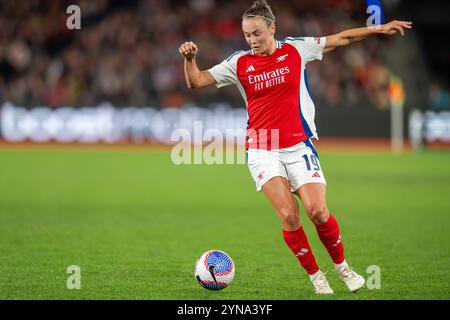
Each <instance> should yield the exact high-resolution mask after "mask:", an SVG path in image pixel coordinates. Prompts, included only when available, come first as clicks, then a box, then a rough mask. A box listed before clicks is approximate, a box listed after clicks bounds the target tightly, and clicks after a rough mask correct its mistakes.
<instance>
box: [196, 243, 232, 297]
mask: <svg viewBox="0 0 450 320" xmlns="http://www.w3.org/2000/svg"><path fill="white" fill-rule="evenodd" d="M195 278H196V279H197V281H198V283H199V284H200V285H201V286H202V287H203V288H206V289H208V290H222V289H224V288H226V287H228V285H229V284H230V283H231V281H233V278H234V263H233V260H231V258H230V256H229V255H228V254H226V253H225V252H223V251H220V250H210V251H206V252H205V253H203V254H202V255H201V256H200V258H198V259H197V262H196V263H195Z"/></svg>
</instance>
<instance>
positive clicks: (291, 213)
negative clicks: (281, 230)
mask: <svg viewBox="0 0 450 320" xmlns="http://www.w3.org/2000/svg"><path fill="white" fill-rule="evenodd" d="M280 213H281V218H282V220H283V226H284V227H286V228H289V229H290V230H294V229H297V228H299V227H300V218H299V216H298V211H297V209H296V208H290V207H285V208H282V209H281V212H280Z"/></svg>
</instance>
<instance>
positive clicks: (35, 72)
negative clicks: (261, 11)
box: [0, 0, 448, 109]
mask: <svg viewBox="0 0 450 320" xmlns="http://www.w3.org/2000/svg"><path fill="white" fill-rule="evenodd" d="M355 3H359V2H355V1H350V0H339V1H336V0H324V1H317V0H304V1H295V2H289V1H276V2H275V1H272V2H271V4H272V6H273V8H274V11H275V15H276V16H277V20H278V21H277V28H278V29H277V36H278V39H283V38H284V37H285V36H323V35H329V34H333V33H337V32H339V31H342V30H344V29H347V28H352V27H360V26H361V25H362V21H365V19H366V16H365V8H364V3H363V1H361V3H359V4H355ZM70 4H77V5H79V6H80V8H81V13H82V23H81V30H79V31H77V30H74V31H71V30H67V28H66V24H65V21H66V19H67V17H68V15H67V14H66V8H67V6H68V5H70ZM249 4H251V1H249V2H245V1H241V0H236V1H228V0H189V1H177V0H172V1H162V0H141V1H113V0H89V1H88V0H81V1H70V3H69V1H45V0H28V1H15V0H4V1H0V97H1V99H2V100H9V101H11V102H13V103H15V104H18V105H26V106H31V105H49V106H53V107H58V106H65V105H93V104H98V103H100V102H103V101H110V102H111V103H113V104H115V105H123V106H128V105H134V106H144V105H150V106H154V107H159V106H160V107H169V106H173V107H181V106H183V105H184V104H186V103H189V102H196V103H199V104H207V103H210V102H213V101H218V100H221V101H227V102H229V103H230V104H232V105H235V106H243V105H244V103H243V101H242V100H241V97H240V96H239V93H238V91H237V90H235V89H231V88H226V89H223V90H221V91H217V90H216V89H215V88H209V89H206V90H204V91H202V92H201V94H200V93H198V92H196V91H189V90H188V89H187V88H186V84H185V79H184V74H183V63H182V58H181V57H180V55H179V53H178V47H179V45H180V44H181V43H182V42H184V41H189V40H192V41H195V42H197V44H198V45H199V50H200V52H199V58H198V64H199V66H200V68H201V69H206V68H210V67H212V66H213V65H215V64H217V63H219V62H221V61H222V60H223V59H225V58H227V57H228V56H229V55H231V54H232V53H233V52H235V51H237V50H240V49H246V48H247V44H246V43H245V41H244V37H243V35H242V31H241V20H240V19H241V15H242V13H243V12H244V11H245V9H246V8H247V7H248V6H249ZM379 41H380V40H379V39H378V38H377V37H374V38H371V39H368V40H366V41H365V42H363V43H359V44H357V45H354V46H351V47H349V48H346V49H345V50H336V51H335V52H332V53H330V54H329V55H327V56H326V57H325V58H324V61H323V62H322V63H320V64H317V63H311V64H309V65H308V71H309V73H308V75H309V82H310V87H311V90H312V94H313V95H314V97H315V98H316V99H317V100H318V103H321V104H323V105H326V106H331V107H355V106H358V107H360V106H366V105H368V104H371V105H372V106H373V107H375V108H380V109H383V108H386V107H387V93H386V86H387V79H389V70H388V69H387V67H386V66H385V65H384V64H383V62H382V60H381V58H380V56H379V55H378V53H377V52H378V50H377V48H378V47H379ZM447 101H448V99H447Z"/></svg>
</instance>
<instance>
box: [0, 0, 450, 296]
mask: <svg viewBox="0 0 450 320" xmlns="http://www.w3.org/2000/svg"><path fill="white" fill-rule="evenodd" d="M382 3H383V9H384V15H385V19H386V21H390V20H392V19H397V20H400V19H405V20H412V21H413V30H412V31H410V32H406V36H405V37H400V36H398V35H397V36H395V37H382V36H378V37H372V38H369V39H367V40H365V41H363V42H361V43H358V44H355V45H352V46H350V47H348V48H343V49H339V50H336V51H333V52H331V53H329V54H327V55H326V56H325V57H324V59H323V61H322V62H314V63H310V64H308V68H307V70H308V79H309V86H310V88H311V94H312V96H313V99H314V101H315V104H316V109H317V114H316V119H317V121H316V123H317V126H318V130H319V135H320V136H321V141H320V142H319V143H318V146H319V152H320V153H322V157H321V161H322V164H323V166H324V168H325V173H326V174H327V180H328V183H329V187H328V190H329V203H330V207H331V208H332V211H335V212H336V215H337V216H339V218H340V221H342V228H343V230H344V232H345V233H344V241H345V243H348V244H347V246H346V249H347V250H348V253H349V255H350V256H349V259H350V261H351V262H353V264H354V265H355V268H356V269H357V270H359V271H360V272H364V271H365V269H366V268H367V267H368V266H370V265H379V266H380V267H381V270H382V287H381V289H380V290H366V291H364V292H363V293H361V294H359V295H348V294H347V293H346V292H345V290H344V289H343V288H341V287H340V286H339V284H338V283H337V281H334V280H333V279H331V281H332V286H333V287H336V291H337V296H336V297H337V298H338V299H378V298H381V299H404V298H415V299H421V298H426V299H427V298H431V299H436V298H438V299H442V298H444V299H448V298H449V274H448V267H447V266H448V262H449V258H450V256H449V240H450V239H449V236H448V232H447V230H446V225H447V223H448V222H449V213H450V201H449V200H448V194H449V192H450V184H449V181H450V180H449V179H450V167H449V163H450V162H449V160H450V154H449V153H448V151H447V150H446V149H447V146H448V142H449V141H450V120H449V119H450V116H449V114H450V113H449V111H450V101H449V81H448V80H449V78H448V74H449V64H450V61H449V57H450V55H449V46H448V43H447V41H446V39H447V38H448V36H449V27H450V23H449V21H448V19H447V14H448V12H449V10H448V9H449V4H448V3H447V2H445V1H434V2H433V1H432V2H427V3H426V4H425V3H416V2H414V3H412V2H410V1H401V0H390V1H382ZM72 4H77V5H78V6H79V7H80V8H81V14H82V20H81V30H68V29H67V26H66V20H67V18H68V16H69V14H68V13H67V12H66V8H67V7H68V6H69V5H72ZM249 4H250V2H246V1H222V0H191V1H160V0H148V1H144V0H142V1H137V0H130V1H114V0H94V1H40V0H31V1H11V0H3V1H0V107H1V109H0V110H1V111H0V135H1V137H2V140H1V149H0V154H1V156H0V195H1V197H0V234H1V235H0V237H1V240H2V241H1V242H0V246H1V252H2V259H1V260H0V269H1V271H2V272H1V273H0V297H1V298H3V299H17V298H19V299H20V298H26V299H36V298H50V299H58V298H65V299H71V298H75V299H86V298H91V299H92V298H93V299H97V298H100V299H102V298H108V299H109V298H111V299H115V298H125V299H134V298H137V299H166V298H168V299H222V298H223V299H240V298H249V299H253V298H257V299H260V298H262V299H310V298H316V297H315V296H314V295H312V294H311V291H312V289H311V288H310V287H309V286H310V285H309V283H307V280H305V279H304V278H305V277H304V276H303V273H302V272H303V271H302V270H300V268H299V267H298V266H296V261H295V259H292V257H291V256H290V254H289V252H288V251H287V250H286V248H285V247H284V244H283V243H282V239H281V236H280V234H279V233H280V232H279V231H280V230H279V228H278V227H274V226H276V223H278V222H277V221H276V218H275V217H274V214H273V213H272V209H271V208H270V206H269V204H268V203H267V201H265V199H264V198H263V197H262V196H261V195H259V194H255V192H254V186H253V185H252V182H251V178H250V175H249V173H248V170H247V168H246V167H245V166H243V165H236V166H220V165H215V166H207V165H199V166H175V165H174V164H173V163H172V162H171V159H170V146H168V147H167V148H160V147H159V146H161V145H165V144H167V143H168V142H169V136H170V133H171V132H172V131H173V130H174V129H176V128H177V127H178V126H180V125H181V124H186V121H187V122H189V121H191V122H192V120H194V119H203V120H205V121H209V122H208V123H209V124H210V125H211V126H219V127H220V128H222V127H223V128H225V127H226V126H227V125H229V124H230V123H231V125H232V126H235V127H242V126H245V110H243V109H242V108H243V106H244V104H243V102H242V101H241V97H240V96H239V95H238V91H237V90H236V88H232V87H227V88H224V89H221V90H217V89H215V88H208V89H204V90H201V91H189V90H188V89H187V88H186V85H185V80H184V74H183V67H182V59H181V57H180V56H179V53H178V47H179V45H180V44H181V43H182V42H184V41H187V40H192V41H194V42H196V43H197V44H198V46H199V48H200V51H199V56H198V64H199V66H200V68H202V69H206V68H209V67H211V66H213V65H214V64H216V63H218V62H220V61H222V60H223V59H225V58H227V57H228V56H229V55H230V54H232V53H233V52H235V51H237V50H239V49H242V48H246V44H245V42H244V39H243V36H242V32H241V30H240V17H241V15H242V13H243V12H244V10H245V9H246V8H247V7H248V5H249ZM271 5H272V7H273V9H274V11H275V15H276V16H277V19H278V24H277V35H278V38H279V39H281V38H283V37H284V36H303V35H307V36H318V35H329V34H333V33H337V32H339V31H342V30H345V29H348V28H353V27H360V26H363V25H364V24H365V22H366V20H367V14H366V3H365V1H349V0H340V1H336V0H333V1H332V0H329V1H317V0H316V1H294V2H291V1H276V2H275V1H273V3H271ZM394 77H395V78H394ZM393 79H400V82H398V81H397V82H393ZM399 83H401V84H400V86H401V87H402V88H403V89H404V92H405V104H404V116H403V118H404V119H403V120H404V124H405V126H404V129H403V131H404V132H403V134H404V137H405V138H406V139H407V140H406V146H409V145H410V143H409V141H408V138H409V137H410V136H414V137H416V138H417V137H418V138H417V139H418V140H419V141H420V142H424V145H425V148H423V149H422V148H419V149H418V150H414V151H412V150H410V149H409V148H406V150H405V152H404V153H403V154H401V155H395V156H394V155H392V154H391V153H390V149H389V137H390V130H391V128H390V118H391V113H390V112H391V111H390V108H391V102H392V101H391V99H390V94H389V92H392V88H393V87H392V86H393V85H394V86H395V85H399ZM414 110H416V113H415V114H416V117H415V118H414V119H415V120H414V119H412V118H411V114H413V113H412V112H413V111H414ZM205 115H206V116H205ZM183 117H184V118H183ZM186 117H187V118H186ZM417 117H418V118H417ZM75 118H76V120H74V119H75ZM181 118H183V119H184V120H180V119H181ZM186 119H188V120H186ZM224 119H225V120H226V121H225V120H224ZM417 119H419V120H417ZM221 120H223V122H221ZM413 120H414V121H413ZM65 121H66V122H65ZM71 121H72V122H71ZM183 121H184V122H183ZM187 125H188V126H189V124H187ZM414 128H415V129H414ZM417 128H418V129H417ZM419 144H420V143H419ZM156 145H158V147H156ZM435 146H438V147H439V150H434V147H435ZM431 147H433V148H431ZM105 149H106V151H105ZM431 149H433V150H431ZM85 150H89V151H90V152H85ZM136 150H139V151H143V152H136ZM334 208H336V209H334ZM339 210H341V211H339ZM302 220H303V221H304V224H305V226H306V228H307V230H308V231H309V232H308V234H309V235H310V238H311V242H312V245H313V249H314V251H315V252H316V255H317V256H318V260H319V263H320V264H321V265H324V266H325V267H324V268H325V269H327V268H328V269H330V266H329V261H328V260H327V257H326V255H325V254H324V250H323V248H321V246H320V243H319V242H318V239H316V238H315V237H314V234H313V229H312V228H311V226H310V225H308V222H307V221H306V219H305V217H304V215H303V216H302ZM346 231H347V232H346ZM212 248H217V249H222V250H225V251H227V252H228V253H230V254H231V256H232V257H233V258H234V259H235V262H236V265H237V275H236V280H235V283H233V285H232V287H230V288H229V289H227V290H225V291H223V292H221V293H214V294H210V293H208V292H205V291H204V290H203V289H201V288H200V287H199V286H198V285H197V284H196V283H195V280H194V278H193V276H192V269H193V264H194V262H195V260H196V258H197V256H199V255H200V254H201V253H202V252H203V251H206V250H209V249H212ZM261 251H263V252H261ZM73 264H75V265H80V268H81V272H82V279H83V280H82V289H81V290H68V289H67V287H66V279H67V276H68V275H67V273H66V267H67V266H68V265H73ZM327 264H328V265H327ZM292 279H296V280H295V281H293V280H292Z"/></svg>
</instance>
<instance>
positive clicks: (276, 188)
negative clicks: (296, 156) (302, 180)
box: [262, 176, 333, 294]
mask: <svg viewBox="0 0 450 320" xmlns="http://www.w3.org/2000/svg"><path fill="white" fill-rule="evenodd" d="M262 190H263V192H264V194H265V195H266V197H267V198H268V199H269V201H270V203H271V204H272V206H273V208H274V209H275V212H276V213H277V216H278V218H279V219H280V221H281V224H282V226H283V238H284V241H285V242H286V244H287V246H288V247H289V248H290V249H291V251H292V252H293V253H294V254H295V256H296V257H297V259H298V261H299V262H300V264H301V265H302V267H303V268H304V269H305V270H306V272H307V273H308V275H309V277H310V280H311V282H312V283H313V285H314V290H315V292H316V293H319V294H330V293H333V290H332V289H331V287H330V286H329V284H328V281H327V280H326V278H325V276H324V274H323V273H322V272H321V271H320V269H319V266H318V265H317V263H316V259H315V257H314V255H313V253H312V250H311V247H310V245H309V241H308V238H307V236H306V234H305V231H304V230H303V227H302V225H301V223H300V217H299V212H298V203H297V200H296V199H295V198H294V196H293V195H292V193H291V186H290V183H289V181H288V180H287V179H286V178H284V177H279V176H278V177H274V178H272V179H270V180H269V181H268V182H266V183H265V184H264V185H263V187H262Z"/></svg>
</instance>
